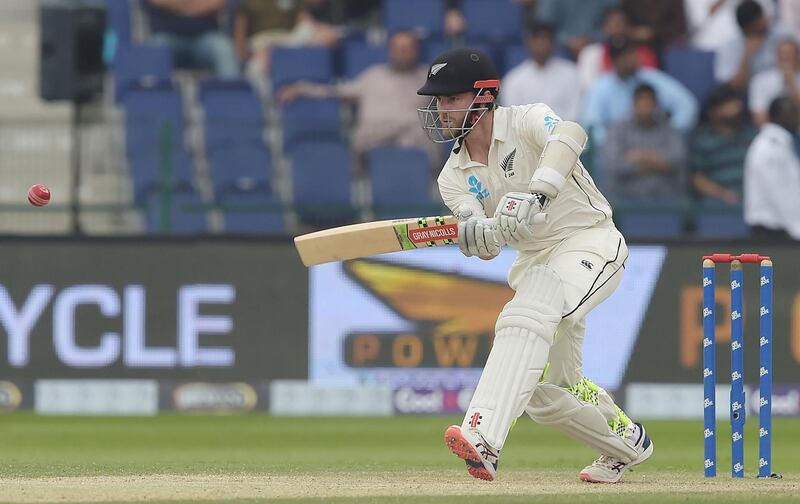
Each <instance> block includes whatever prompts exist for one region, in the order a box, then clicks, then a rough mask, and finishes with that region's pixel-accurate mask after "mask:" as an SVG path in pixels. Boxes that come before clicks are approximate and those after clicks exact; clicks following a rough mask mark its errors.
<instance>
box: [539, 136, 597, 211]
mask: <svg viewBox="0 0 800 504" xmlns="http://www.w3.org/2000/svg"><path fill="white" fill-rule="evenodd" d="M587 140H588V136H587V135H586V131H584V129H583V128H582V127H581V125H580V124H578V123H575V122H572V121H564V122H562V123H559V124H556V126H555V128H553V132H552V134H551V135H550V136H549V137H547V143H545V146H544V150H543V151H542V157H541V158H539V166H538V167H537V168H536V170H535V171H534V172H533V178H531V182H530V184H528V190H529V191H530V192H531V193H539V194H544V195H545V196H547V197H548V198H550V199H553V198H555V197H556V196H557V195H558V193H559V191H561V188H562V187H563V186H564V183H565V182H566V181H567V177H569V176H570V174H571V173H572V169H573V168H574V167H575V163H576V162H577V161H578V158H579V157H580V155H581V152H583V149H584V147H586V141H587Z"/></svg>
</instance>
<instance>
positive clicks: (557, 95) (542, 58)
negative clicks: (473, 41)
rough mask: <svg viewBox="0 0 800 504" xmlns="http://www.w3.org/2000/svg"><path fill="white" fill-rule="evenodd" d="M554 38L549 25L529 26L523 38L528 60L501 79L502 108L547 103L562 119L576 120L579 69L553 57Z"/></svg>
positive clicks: (552, 28)
mask: <svg viewBox="0 0 800 504" xmlns="http://www.w3.org/2000/svg"><path fill="white" fill-rule="evenodd" d="M555 38H556V33H555V28H554V27H553V26H552V25H549V24H546V23H532V24H531V26H530V27H529V31H528V34H527V35H526V37H525V44H526V46H527V48H528V51H529V52H530V58H528V59H527V60H525V61H524V62H522V63H520V64H519V65H517V66H515V67H514V68H512V69H511V70H510V71H509V72H508V73H507V74H506V76H505V78H504V79H503V92H502V93H501V94H500V103H501V104H502V105H505V106H511V105H527V104H530V103H540V102H541V103H547V104H548V105H550V108H552V109H553V110H554V111H555V112H556V113H557V114H558V115H560V116H561V117H563V118H564V119H569V120H575V119H577V117H578V110H579V109H578V107H579V105H580V96H581V88H580V79H579V78H578V70H577V68H576V67H575V63H573V62H571V61H567V60H565V59H563V58H559V57H556V56H554V54H555V48H556V42H555Z"/></svg>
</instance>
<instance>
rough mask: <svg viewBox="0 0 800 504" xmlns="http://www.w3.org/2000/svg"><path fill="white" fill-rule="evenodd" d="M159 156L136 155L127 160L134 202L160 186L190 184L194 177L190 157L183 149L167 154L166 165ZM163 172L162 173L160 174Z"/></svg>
mask: <svg viewBox="0 0 800 504" xmlns="http://www.w3.org/2000/svg"><path fill="white" fill-rule="evenodd" d="M165 161H167V160H166V159H162V157H161V156H160V155H138V156H132V157H130V158H129V165H130V175H131V180H132V182H133V195H134V199H135V200H136V201H141V200H142V199H144V198H146V197H147V193H148V192H149V191H151V190H153V189H154V188H156V187H158V186H159V185H160V184H163V183H168V184H170V185H175V184H177V185H181V184H187V183H189V182H191V180H192V178H193V176H194V170H193V163H192V157H191V155H190V154H189V152H188V151H187V150H186V149H184V148H177V149H175V150H173V151H170V152H169V155H168V163H165ZM162 171H163V173H162Z"/></svg>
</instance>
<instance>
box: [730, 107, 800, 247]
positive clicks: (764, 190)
mask: <svg viewBox="0 0 800 504" xmlns="http://www.w3.org/2000/svg"><path fill="white" fill-rule="evenodd" d="M798 125H800V107H798V106H797V104H796V103H795V102H794V101H793V100H792V99H791V98H789V97H786V96H782V97H780V98H776V99H775V100H773V102H772V103H771V104H770V106H769V122H768V123H767V124H765V125H764V126H763V127H762V128H761V131H760V132H759V134H758V135H757V136H756V138H755V139H754V140H753V143H752V144H751V145H750V148H749V149H748V151H747V157H746V158H745V164H744V220H745V222H747V223H748V224H749V225H750V226H752V228H753V232H754V234H755V235H756V236H762V237H766V236H777V237H780V236H784V237H785V236H786V235H788V236H791V237H792V238H793V239H795V240H800V160H799V159H798V157H797V152H796V151H795V135H796V134H797V128H798Z"/></svg>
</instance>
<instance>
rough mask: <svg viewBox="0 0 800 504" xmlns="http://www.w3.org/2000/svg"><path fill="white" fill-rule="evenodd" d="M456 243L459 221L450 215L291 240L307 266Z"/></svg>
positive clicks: (345, 228)
mask: <svg viewBox="0 0 800 504" xmlns="http://www.w3.org/2000/svg"><path fill="white" fill-rule="evenodd" d="M457 242H458V221H457V220H456V218H455V217H453V216H452V215H447V216H436V217H419V218H413V219H397V220H385V221H376V222H365V223H362V224H352V225H349V226H341V227H336V228H332V229H326V230H323V231H317V232H314V233H308V234H304V235H302V236H297V237H295V239H294V244H295V247H297V251H298V252H299V254H300V259H301V260H302V261H303V264H305V265H306V266H314V265H316V264H323V263H327V262H333V261H345V260H348V259H356V258H359V257H369V256H373V255H377V254H385V253H388V252H398V251H401V250H414V249H418V248H426V247H436V246H439V245H449V244H452V243H457Z"/></svg>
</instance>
